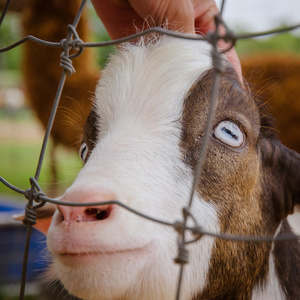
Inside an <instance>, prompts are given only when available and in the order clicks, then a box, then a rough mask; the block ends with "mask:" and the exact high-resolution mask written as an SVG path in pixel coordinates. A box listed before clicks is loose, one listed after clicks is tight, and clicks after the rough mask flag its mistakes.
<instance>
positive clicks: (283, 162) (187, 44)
mask: <svg viewBox="0 0 300 300" xmlns="http://www.w3.org/2000/svg"><path fill="white" fill-rule="evenodd" d="M212 80H213V72H212V69H211V58H210V46H209V45H207V44H206V43H204V42H195V41H186V40H178V39H174V38H169V37H160V38H155V39H154V40H153V41H152V42H151V41H147V42H140V43H139V44H138V45H133V44H126V45H124V46H123V48H122V49H119V50H118V51H117V53H115V54H114V55H112V57H111V58H110V61H109V63H108V65H107V67H106V68H105V69H104V70H103V72H102V75H101V79H100V81H99V83H98V86H97V88H96V92H95V99H94V106H93V108H92V110H91V112H90V115H89V117H88V119H87V122H86V125H85V127H84V133H83V139H82V145H81V147H80V156H81V158H82V160H83V162H84V166H83V168H82V170H81V171H80V172H79V174H78V176H77V178H76V179H75V181H74V183H73V184H72V185H71V187H69V188H68V189H67V190H66V192H65V193H64V195H63V196H62V197H61V198H60V200H62V201H66V202H70V201H71V202H76V203H87V202H102V201H107V200H118V201H120V202H122V203H124V204H126V205H128V206H130V207H132V208H134V209H136V210H138V211H140V212H142V213H144V214H147V215H149V216H153V217H157V218H159V219H162V220H166V221H170V222H173V221H175V220H180V219H181V218H182V216H181V210H182V208H183V207H185V206H186V205H187V202H188V198H189V194H190V190H191V187H192V181H193V175H194V171H195V165H196V160H197V155H198V152H199V149H200V147H201V145H202V142H203V138H202V137H203V132H204V128H205V125H206V120H207V115H208V110H209V106H210V91H211V87H212ZM260 109H261V106H260V105H259V104H258V103H257V102H256V100H255V99H253V98H252V95H251V93H250V92H249V91H248V90H247V89H246V88H245V87H244V86H243V85H242V84H241V83H240V82H239V79H238V77H237V75H236V73H235V71H234V70H233V69H232V67H231V66H230V64H229V63H226V68H225V71H224V74H223V76H222V79H221V82H220V89H219V97H218V104H217V109H216V113H215V115H214V118H213V124H214V126H213V128H214V129H213V131H212V132H211V135H210V144H209V146H208V151H207V155H206V159H205V162H204V165H203V170H202V176H201V178H200V180H199V184H198V186H197V189H196V194H195V199H194V200H195V201H194V203H193V206H192V214H193V216H194V217H195V218H196V219H197V220H198V222H199V224H200V225H201V226H202V227H203V228H204V229H205V230H206V231H210V232H223V233H228V234H232V235H255V236H264V235H273V236H274V237H275V236H276V235H278V234H282V233H291V229H290V226H289V224H288V222H287V220H286V217H287V215H288V214H292V213H293V212H294V210H295V209H296V208H297V206H299V203H300V199H299V195H300V185H299V183H298V182H299V175H300V167H299V166H300V164H299V163H300V156H299V154H298V153H296V152H294V151H292V150H290V149H288V148H286V147H285V146H283V145H282V144H281V143H280V142H279V141H278V139H277V137H276V133H275V131H274V130H273V128H272V121H271V118H270V117H269V116H268V115H266V114H265V112H264V111H260ZM44 221H46V220H44ZM45 224H46V222H44V223H41V224H40V225H41V226H39V224H37V227H38V228H39V229H40V230H43V231H44V232H45V233H47V244H48V248H49V251H50V252H51V254H52V256H53V267H52V273H53V276H54V277H57V278H59V279H60V280H61V282H62V283H63V285H64V286H65V287H66V288H67V290H69V292H70V293H71V294H74V295H76V296H77V297H80V298H83V299H97V300H99V299H130V300H134V299H146V300H150V299H174V298H175V294H176V287H177V281H178V278H177V277H178V271H179V266H178V265H176V264H174V262H173V258H175V257H176V255H177V243H176V239H177V234H176V231H175V230H174V229H173V228H170V227H168V226H163V225H160V224H157V223H153V222H150V221H148V220H145V219H143V218H141V217H139V216H137V215H135V214H132V213H130V212H128V211H127V210H125V209H123V208H122V207H120V206H117V205H106V206H101V205H100V206H98V205H95V206H94V207H70V206H63V205H58V206H57V209H56V211H55V213H54V215H53V218H52V222H51V225H50V227H49V224H46V225H45ZM188 247H189V251H190V258H189V263H188V264H187V265H186V266H185V268H184V281H183V286H182V290H181V297H182V298H181V299H186V300H191V299H249V298H252V299H298V298H299V297H300V284H299V283H300V282H299V281H300V276H299V275H300V268H299V266H300V249H299V244H298V242H297V241H288V242H274V241H273V242H272V243H268V242H263V243H257V242H239V243H237V242H233V241H226V240H220V239H217V238H212V237H209V236H203V237H202V238H201V239H200V240H199V241H197V242H195V243H192V244H190V245H189V246H188Z"/></svg>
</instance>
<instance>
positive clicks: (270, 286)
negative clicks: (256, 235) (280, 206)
mask: <svg viewBox="0 0 300 300" xmlns="http://www.w3.org/2000/svg"><path fill="white" fill-rule="evenodd" d="M280 229H281V224H280V226H279V227H278V228H277V230H276V233H275V235H274V236H277V234H278V233H279V232H280ZM273 249H274V242H273V244H272V250H271V252H270V256H269V272H268V275H267V278H266V280H265V282H264V283H263V284H262V285H257V286H256V287H255V288H254V290H253V294H252V299H253V300H269V299H272V300H284V299H286V296H285V293H284V291H283V290H282V288H281V285H280V282H279V280H278V275H277V274H276V269H275V262H274V255H273Z"/></svg>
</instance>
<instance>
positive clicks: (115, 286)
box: [52, 244, 165, 300]
mask: <svg viewBox="0 0 300 300" xmlns="http://www.w3.org/2000/svg"><path fill="white" fill-rule="evenodd" d="M157 246H158V245H154V244H150V245H147V246H145V247H142V248H139V249H132V250H128V251H127V250H126V251H120V252H118V251H116V252H115V253H112V252H109V253H90V254H78V255H75V254H71V255H68V254H61V255H54V257H53V268H54V269H55V273H56V275H57V277H58V278H59V279H60V281H61V282H62V284H63V285H64V287H65V288H66V289H67V290H68V291H69V293H71V294H73V295H75V296H77V297H79V298H82V299H90V300H94V299H97V300H102V299H111V300H113V299H130V300H134V299H141V298H140V296H141V295H143V294H144V293H145V291H142V290H141V289H143V286H144V285H143V283H142V282H143V279H142V278H143V277H145V273H146V274H147V276H146V277H147V279H149V278H148V276H153V275H154V274H153V271H154V270H153V267H152V266H153V264H154V265H156V264H157V259H158V260H162V261H163V260H164V259H165V258H163V257H159V258H158V257H157V254H156V255H155V256H154V255H153V253H154V251H153V248H157ZM160 265H161V264H160ZM147 270H148V271H147ZM52 271H53V270H52ZM157 271H158V270H156V271H154V273H156V272H157ZM151 274H152V275H151ZM154 276H155V275H154ZM144 280H146V278H144ZM162 286H163V284H162ZM153 289H155V287H153ZM153 289H152V288H151V290H152V292H153ZM159 290H160V291H161V292H162V291H163V289H162V288H158V289H157V291H156V292H158V295H157V294H156V295H157V296H158V297H161V296H162V295H161V294H160V293H161V292H159ZM146 293H149V295H151V291H150V290H149V291H148V292H146ZM154 294H155V293H154ZM154 294H153V295H151V296H149V297H148V298H147V299H153V300H154V299H155V298H153V297H152V296H154ZM142 297H143V296H142ZM163 298H164V296H163ZM143 299H145V298H143ZM156 299H157V298H156ZM164 299H165V298H164Z"/></svg>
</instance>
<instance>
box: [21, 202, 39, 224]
mask: <svg viewBox="0 0 300 300" xmlns="http://www.w3.org/2000/svg"><path fill="white" fill-rule="evenodd" d="M22 222H23V224H24V225H29V224H31V225H35V224H36V212H35V211H34V208H33V206H29V204H28V203H27V204H26V206H25V218H24V219H23V220H22Z"/></svg>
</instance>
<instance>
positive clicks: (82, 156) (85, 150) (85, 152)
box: [79, 142, 89, 163]
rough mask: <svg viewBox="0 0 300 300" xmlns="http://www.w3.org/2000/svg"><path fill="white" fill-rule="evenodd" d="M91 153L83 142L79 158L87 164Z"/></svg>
mask: <svg viewBox="0 0 300 300" xmlns="http://www.w3.org/2000/svg"><path fill="white" fill-rule="evenodd" d="M88 152H89V148H88V146H87V144H86V143H85V142H83V143H82V144H81V146H80V148H79V156H80V159H81V160H82V161H83V162H84V163H85V161H86V158H87V155H88Z"/></svg>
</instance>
